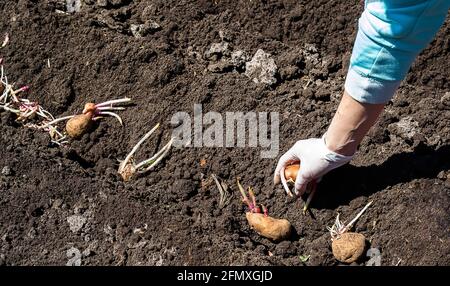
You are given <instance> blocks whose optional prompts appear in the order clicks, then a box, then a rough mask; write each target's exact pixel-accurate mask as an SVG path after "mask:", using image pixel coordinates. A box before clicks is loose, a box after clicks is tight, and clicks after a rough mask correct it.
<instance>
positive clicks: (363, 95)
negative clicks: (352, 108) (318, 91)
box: [345, 0, 450, 103]
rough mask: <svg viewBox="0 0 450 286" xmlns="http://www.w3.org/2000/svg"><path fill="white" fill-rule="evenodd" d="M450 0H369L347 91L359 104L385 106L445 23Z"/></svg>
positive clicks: (363, 16) (363, 17) (362, 19)
mask: <svg viewBox="0 0 450 286" xmlns="http://www.w3.org/2000/svg"><path fill="white" fill-rule="evenodd" d="M449 8H450V0H385V1H382V0H379V1H374V0H366V3H365V9H364V12H363V13H362V15H361V17H360V19H359V28H358V34H357V36H356V40H355V44H354V46H353V52H352V57H351V59H350V67H349V71H348V74H347V78H346V82H345V89H346V91H347V93H348V94H350V96H352V97H353V98H354V99H356V100H358V101H359V102H365V103H386V102H387V101H389V100H390V99H391V98H392V96H393V95H394V93H395V91H396V90H397V88H398V86H399V85H400V82H401V81H402V80H403V79H404V77H405V76H406V74H407V72H408V70H409V68H410V66H411V64H412V63H413V61H414V59H415V58H416V56H417V55H418V54H419V53H420V52H421V51H422V50H423V49H424V48H425V47H426V46H427V45H428V44H429V43H430V42H431V40H432V39H433V38H434V36H435V34H436V33H437V31H438V30H439V28H440V27H441V25H442V24H443V22H444V21H445V18H446V16H447V12H448V9H449Z"/></svg>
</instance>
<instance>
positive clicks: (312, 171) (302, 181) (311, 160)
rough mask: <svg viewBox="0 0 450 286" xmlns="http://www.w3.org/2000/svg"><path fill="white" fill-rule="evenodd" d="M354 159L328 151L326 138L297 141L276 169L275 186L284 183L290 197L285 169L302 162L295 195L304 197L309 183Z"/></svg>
mask: <svg viewBox="0 0 450 286" xmlns="http://www.w3.org/2000/svg"><path fill="white" fill-rule="evenodd" d="M352 158H353V155H352V156H344V155H341V154H338V153H336V152H333V151H331V150H329V149H328V147H327V146H326V144H325V136H323V137H322V138H310V139H306V140H299V141H297V142H296V143H295V144H294V146H292V148H291V149H289V150H288V151H287V152H286V153H285V154H284V155H282V156H281V157H280V159H279V161H278V164H277V167H276V169H275V175H274V184H278V183H280V179H281V181H282V183H283V187H284V189H285V190H286V192H287V193H288V194H289V195H292V193H291V191H290V190H289V188H288V186H287V183H286V179H285V178H284V169H285V167H287V166H289V165H291V164H294V163H299V162H300V169H299V171H298V174H297V178H296V181H295V194H296V195H298V196H300V195H302V194H303V193H304V192H305V190H306V187H307V185H308V183H309V182H311V181H313V180H318V179H320V178H321V177H322V176H323V175H325V174H326V173H328V172H329V171H331V170H333V169H335V168H337V167H340V166H342V165H344V164H345V163H347V162H349V161H350V160H351V159H352Z"/></svg>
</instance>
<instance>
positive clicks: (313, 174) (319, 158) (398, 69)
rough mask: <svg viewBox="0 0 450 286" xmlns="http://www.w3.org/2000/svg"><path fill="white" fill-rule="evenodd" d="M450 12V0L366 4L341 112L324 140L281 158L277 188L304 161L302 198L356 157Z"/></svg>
mask: <svg viewBox="0 0 450 286" xmlns="http://www.w3.org/2000/svg"><path fill="white" fill-rule="evenodd" d="M449 7H450V1H448V0H395V1H394V0H385V1H366V4H365V10H364V12H363V14H362V16H361V18H360V19H359V29H358V34H357V37H356V40H355V44H354V47H353V52H352V57H351V60H350V67H349V71H348V74H347V78H346V82H345V92H344V95H343V97H342V100H341V102H340V104H339V107H338V109H337V112H336V114H335V116H334V118H333V120H332V122H331V124H330V126H329V128H328V130H327V132H326V133H325V135H324V136H323V137H322V138H310V139H306V140H300V141H298V142H297V143H296V144H295V145H294V146H293V147H292V148H291V149H289V150H288V151H287V152H286V153H285V154H284V155H283V156H281V157H280V160H279V161H278V164H277V167H276V169H275V174H274V183H275V184H277V183H279V181H280V176H279V175H280V171H281V170H282V169H283V167H284V166H287V165H289V164H292V163H294V162H300V164H301V168H300V170H299V173H298V174H297V180H296V182H295V192H296V194H302V193H303V192H304V191H305V189H306V185H307V184H308V183H309V182H310V181H311V180H314V179H318V178H320V177H322V176H323V175H324V174H326V173H327V172H329V171H330V170H332V169H335V168H337V167H339V166H342V165H344V164H346V163H348V162H349V161H350V160H351V159H352V158H353V156H354V153H355V152H356V149H357V147H358V145H359V143H360V142H361V141H362V139H363V138H364V136H365V135H366V133H367V132H368V131H369V129H370V128H371V127H372V125H373V124H374V123H375V122H376V120H377V118H378V116H379V115H380V113H381V112H382V110H383V107H384V105H385V104H386V103H387V102H388V101H389V100H390V99H391V98H392V97H393V95H394V93H395V91H396V90H397V88H398V86H399V85H400V82H401V81H402V80H403V78H404V77H405V75H406V73H407V72H408V70H409V68H410V66H411V64H412V62H413V61H414V59H415V57H416V56H417V55H418V54H419V53H420V51H421V50H422V49H424V48H425V47H426V45H428V43H429V42H430V41H431V40H432V38H433V37H434V35H435V34H436V32H437V31H438V30H439V27H440V26H441V25H442V23H443V22H444V20H445V17H446V16H447V12H448V9H449Z"/></svg>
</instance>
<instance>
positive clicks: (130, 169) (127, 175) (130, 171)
mask: <svg viewBox="0 0 450 286" xmlns="http://www.w3.org/2000/svg"><path fill="white" fill-rule="evenodd" d="M135 173H136V169H135V168H134V166H133V165H132V164H130V163H128V164H127V165H126V166H125V168H124V169H123V170H122V172H119V174H120V176H122V179H123V180H124V181H125V182H128V181H129V180H131V178H133V176H134V174H135Z"/></svg>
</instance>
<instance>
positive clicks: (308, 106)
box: [0, 0, 450, 265]
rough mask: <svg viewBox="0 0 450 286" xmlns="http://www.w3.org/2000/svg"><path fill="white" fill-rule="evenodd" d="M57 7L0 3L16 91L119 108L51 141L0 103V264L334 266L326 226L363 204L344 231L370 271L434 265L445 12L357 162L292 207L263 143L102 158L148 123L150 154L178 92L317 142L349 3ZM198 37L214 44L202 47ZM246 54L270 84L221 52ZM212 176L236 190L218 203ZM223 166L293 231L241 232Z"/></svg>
mask: <svg viewBox="0 0 450 286" xmlns="http://www.w3.org/2000/svg"><path fill="white" fill-rule="evenodd" d="M64 2H65V1H56V0H53V1H50V0H47V1H31V0H30V1H27V0H19V1H9V0H4V1H1V2H0V11H1V18H0V34H3V33H6V32H8V33H9V35H10V42H9V43H8V44H7V45H6V47H5V48H3V49H0V57H2V58H4V61H5V62H4V66H5V70H6V72H7V74H8V78H9V80H10V81H14V82H16V85H17V86H21V85H22V84H29V85H30V86H31V91H30V92H29V93H28V94H27V96H28V97H29V98H30V99H33V100H37V101H39V102H40V103H41V105H43V106H44V107H45V108H46V109H48V110H49V111H50V112H51V113H52V114H53V115H55V116H58V117H59V116H63V115H70V114H74V113H77V112H80V111H81V109H82V107H83V105H84V103H86V102H89V101H94V102H101V101H105V100H108V99H112V98H120V97H125V96H127V97H131V98H132V99H133V103H134V104H133V105H132V106H130V107H129V108H127V110H125V111H122V112H120V115H121V116H122V118H123V120H124V123H125V126H124V127H123V128H121V127H120V126H119V125H118V123H117V121H115V119H113V118H105V119H103V120H101V121H100V122H99V123H98V124H97V125H96V126H95V129H94V130H93V131H92V132H91V133H90V134H86V135H84V136H83V137H82V138H81V139H80V140H72V141H71V142H69V144H68V145H67V146H66V147H58V146H55V145H53V144H51V142H50V138H49V136H48V134H46V133H44V132H41V131H37V130H33V129H29V128H25V127H24V126H22V125H21V124H19V123H17V122H15V120H14V116H12V115H11V114H10V113H7V112H4V111H0V132H1V137H0V169H2V173H1V174H0V238H1V241H0V265H50V264H51V265H54V264H56V265H65V264H71V265H72V264H77V263H78V262H81V264H82V265H338V264H339V263H338V262H337V261H336V260H335V259H334V257H333V255H332V253H331V241H330V235H329V233H328V231H327V229H326V227H327V226H331V224H332V223H333V222H334V219H335V217H336V215H337V213H340V217H341V219H342V220H349V219H351V218H352V217H353V216H354V215H356V213H357V212H358V211H359V210H360V209H361V208H362V207H363V206H364V205H365V204H366V203H367V202H368V201H373V204H372V206H371V207H369V209H368V210H367V212H366V213H365V214H364V215H363V216H362V217H361V219H360V220H359V221H358V222H357V223H356V225H355V231H357V232H360V233H362V234H364V235H365V236H366V238H367V241H368V248H377V249H378V250H379V251H380V253H381V264H382V265H449V264H450V220H449V217H450V196H449V194H450V160H449V159H450V94H449V87H450V83H449V81H448V79H449V77H450V54H449V49H450V44H449V39H450V37H449V34H450V22H449V20H448V19H447V21H446V23H445V24H444V26H443V27H442V28H441V30H440V31H439V33H438V35H437V37H436V39H435V40H434V41H433V42H432V43H431V45H430V46H429V47H428V48H427V49H426V50H425V51H424V52H423V53H422V54H421V55H420V56H419V58H418V59H417V61H416V62H415V64H414V65H413V67H412V69H411V71H410V72H409V74H408V76H407V79H406V80H405V81H404V83H403V84H402V86H401V88H400V90H399V91H398V93H397V95H396V97H395V98H394V99H393V101H392V102H390V103H389V105H388V106H387V108H386V111H385V113H384V114H383V116H382V118H381V119H380V121H379V122H378V123H377V125H376V126H375V127H374V128H373V130H371V132H370V135H369V136H368V137H367V138H366V139H365V140H364V141H363V143H362V145H361V146H360V149H359V152H358V154H357V156H356V157H355V159H354V160H353V161H352V162H351V164H349V165H347V166H344V167H342V168H339V169H337V170H335V171H332V172H331V173H330V174H328V175H327V176H326V177H325V178H324V179H323V181H322V182H321V183H320V186H319V189H318V192H317V194H316V197H315V199H314V201H313V203H312V206H311V207H312V209H311V213H310V214H308V215H303V214H302V211H301V210H302V203H301V201H299V200H295V199H291V198H289V197H287V196H286V195H285V193H284V191H283V190H282V188H281V187H280V186H273V185H272V174H273V170H274V167H275V164H276V161H277V158H275V159H262V158H261V156H260V151H261V148H180V149H176V148H174V149H172V150H171V152H170V154H169V156H168V157H167V158H166V159H165V160H164V161H163V162H162V163H161V164H160V165H158V167H157V168H156V169H155V170H154V171H152V172H150V173H148V174H147V175H144V176H139V177H138V178H136V179H135V180H132V181H131V182H127V183H124V182H123V181H122V179H121V178H120V176H118V174H117V168H118V164H119V163H118V160H120V159H123V158H124V157H125V156H126V154H127V153H128V152H129V151H130V150H131V148H132V147H133V146H134V144H135V143H136V142H137V141H138V140H139V138H140V137H141V136H142V135H143V134H144V133H145V132H146V130H149V129H150V128H151V127H153V126H154V125H155V124H156V123H158V122H160V123H161V128H160V130H159V131H158V132H157V134H156V135H155V136H154V137H152V139H151V140H149V142H148V143H146V144H145V145H144V146H143V148H142V149H141V150H140V152H141V153H140V154H139V155H138V156H139V158H137V159H144V158H145V157H146V156H147V157H148V156H150V155H151V154H153V153H155V152H156V151H157V150H159V148H161V147H162V146H163V145H164V144H165V143H166V142H167V141H168V140H169V138H170V136H171V132H172V129H173V126H172V125H171V124H170V120H171V117H172V115H173V114H175V113H176V112H179V111H185V112H188V113H189V114H192V113H193V107H194V104H202V105H203V112H204V113H206V112H208V111H216V112H221V113H225V111H240V112H248V111H266V112H279V114H280V153H279V155H281V154H282V152H284V151H286V150H287V149H288V148H289V147H290V146H292V144H293V143H294V142H295V141H297V140H299V139H302V138H308V137H313V136H314V137H318V136H321V135H322V134H323V132H324V131H325V130H326V128H327V126H328V124H329V122H330V120H331V118H332V116H333V114H334V111H335V109H336V107H337V103H338V101H339V98H340V96H341V94H342V90H343V82H344V77H345V74H346V70H347V65H348V61H349V57H350V52H351V48H352V42H353V40H354V37H355V34H356V28H357V19H358V17H359V14H360V13H361V11H362V9H363V3H362V2H361V3H359V5H354V4H351V3H348V1H325V0H323V1H206V0H199V1H185V0H181V1H165V0H164V1H162V0H161V1H148V0H143V1H132V0H105V1H93V0H90V1H88V0H85V1H84V3H83V5H82V7H81V11H79V12H75V13H69V14H67V13H61V12H60V11H65V10H66V7H65V5H63V4H64ZM140 24H143V26H142V27H143V28H142V29H141V31H140V35H136V33H134V34H133V33H132V32H131V30H132V29H131V28H132V27H134V26H132V25H140ZM137 36H138V37H137ZM214 43H221V45H220V46H221V47H224V46H225V47H226V48H224V49H223V50H222V51H220V52H217V53H213V54H211V53H210V52H209V51H210V47H211V45H213V44H214ZM225 43H226V44H225ZM258 49H262V50H263V51H264V52H266V53H269V54H271V57H272V58H273V59H274V61H275V64H276V65H277V67H278V69H277V73H276V75H275V78H276V83H275V84H273V85H271V86H268V85H265V84H261V83H255V82H253V81H252V80H251V79H249V78H248V77H247V76H246V75H245V71H244V67H243V66H242V64H230V57H231V56H230V55H231V54H232V53H233V52H236V51H242V53H243V54H244V55H245V54H246V55H249V57H250V58H251V57H252V56H253V55H254V54H255V53H256V51H257V50H258ZM49 63H50V65H49ZM211 174H216V175H217V176H218V177H220V178H221V179H223V180H224V181H225V182H226V183H227V184H228V185H229V188H230V192H231V193H233V194H234V197H233V198H232V199H231V201H230V203H228V204H227V205H226V206H225V207H223V208H220V206H219V192H218V190H217V188H216V187H215V185H214V183H212V182H211V181H210V180H209V179H208V178H210V177H211ZM236 177H241V182H242V183H243V184H244V185H245V186H252V187H254V189H255V191H256V193H257V197H258V198H259V200H260V201H261V202H262V203H264V204H265V205H266V206H268V208H269V212H270V214H271V215H273V216H275V217H283V218H286V219H288V220H289V221H290V222H291V223H292V224H293V226H294V227H295V230H296V233H295V235H294V236H293V237H292V238H291V240H289V241H284V242H280V243H273V242H271V241H269V240H267V239H265V238H262V237H260V236H259V235H258V234H256V233H255V232H254V231H253V230H251V229H250V228H249V226H248V224H247V221H246V219H245V211H246V210H245V206H244V205H243V204H242V203H241V201H240V200H239V198H238V192H237V188H236V185H235V178H236ZM372 252H373V251H372ZM300 256H302V257H303V258H305V257H307V256H309V259H307V260H306V259H300ZM302 260H303V261H305V260H306V261H305V262H302ZM368 260H369V257H366V256H364V257H363V258H362V259H361V260H360V261H358V262H357V263H355V264H357V265H365V264H367V263H368ZM369 264H370V262H369Z"/></svg>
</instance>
